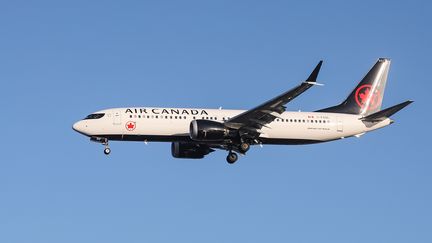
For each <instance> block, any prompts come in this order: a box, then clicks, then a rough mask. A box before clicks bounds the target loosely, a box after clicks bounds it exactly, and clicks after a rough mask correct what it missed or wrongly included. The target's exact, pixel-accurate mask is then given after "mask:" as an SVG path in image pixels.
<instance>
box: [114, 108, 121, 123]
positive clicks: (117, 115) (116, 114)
mask: <svg viewBox="0 0 432 243" xmlns="http://www.w3.org/2000/svg"><path fill="white" fill-rule="evenodd" d="M121 123H122V121H121V113H120V111H114V113H113V124H114V125H121Z"/></svg>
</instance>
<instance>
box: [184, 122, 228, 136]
mask: <svg viewBox="0 0 432 243" xmlns="http://www.w3.org/2000/svg"><path fill="white" fill-rule="evenodd" d="M189 136H190V137H191V139H192V140H195V141H223V140H224V139H227V138H230V137H232V136H231V131H230V129H228V128H227V127H225V125H224V124H223V123H220V122H216V121H209V120H193V121H192V122H191V123H190V126H189Z"/></svg>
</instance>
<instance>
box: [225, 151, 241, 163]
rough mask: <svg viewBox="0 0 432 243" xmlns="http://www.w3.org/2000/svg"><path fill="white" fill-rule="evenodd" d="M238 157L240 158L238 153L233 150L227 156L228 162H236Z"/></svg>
mask: <svg viewBox="0 0 432 243" xmlns="http://www.w3.org/2000/svg"><path fill="white" fill-rule="evenodd" d="M237 159H238V155H237V154H236V153H234V152H232V151H230V152H229V153H228V156H227V158H226V160H227V162H228V164H234V163H235V162H236V161H237Z"/></svg>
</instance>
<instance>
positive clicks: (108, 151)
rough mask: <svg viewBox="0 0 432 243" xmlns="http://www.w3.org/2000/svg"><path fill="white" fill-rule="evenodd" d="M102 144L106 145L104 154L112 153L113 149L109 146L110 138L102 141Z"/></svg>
mask: <svg viewBox="0 0 432 243" xmlns="http://www.w3.org/2000/svg"><path fill="white" fill-rule="evenodd" d="M102 145H104V146H105V149H104V154H106V155H108V154H110V153H111V149H110V148H109V145H108V139H105V141H104V142H103V143H102Z"/></svg>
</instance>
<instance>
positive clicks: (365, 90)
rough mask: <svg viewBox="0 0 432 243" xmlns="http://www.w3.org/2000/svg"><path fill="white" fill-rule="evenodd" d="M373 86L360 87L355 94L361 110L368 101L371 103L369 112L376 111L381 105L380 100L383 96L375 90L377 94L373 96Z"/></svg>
mask: <svg viewBox="0 0 432 243" xmlns="http://www.w3.org/2000/svg"><path fill="white" fill-rule="evenodd" d="M371 87H372V86H371V85H370V84H365V85H362V86H360V87H359V88H358V89H357V90H356V93H355V101H356V102H357V105H358V106H360V107H361V108H363V107H364V106H365V105H366V103H367V101H368V99H370V101H369V107H368V110H374V109H376V108H377V107H378V105H379V103H380V102H379V100H380V99H381V95H380V92H379V91H378V90H375V92H373V93H372V94H371Z"/></svg>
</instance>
